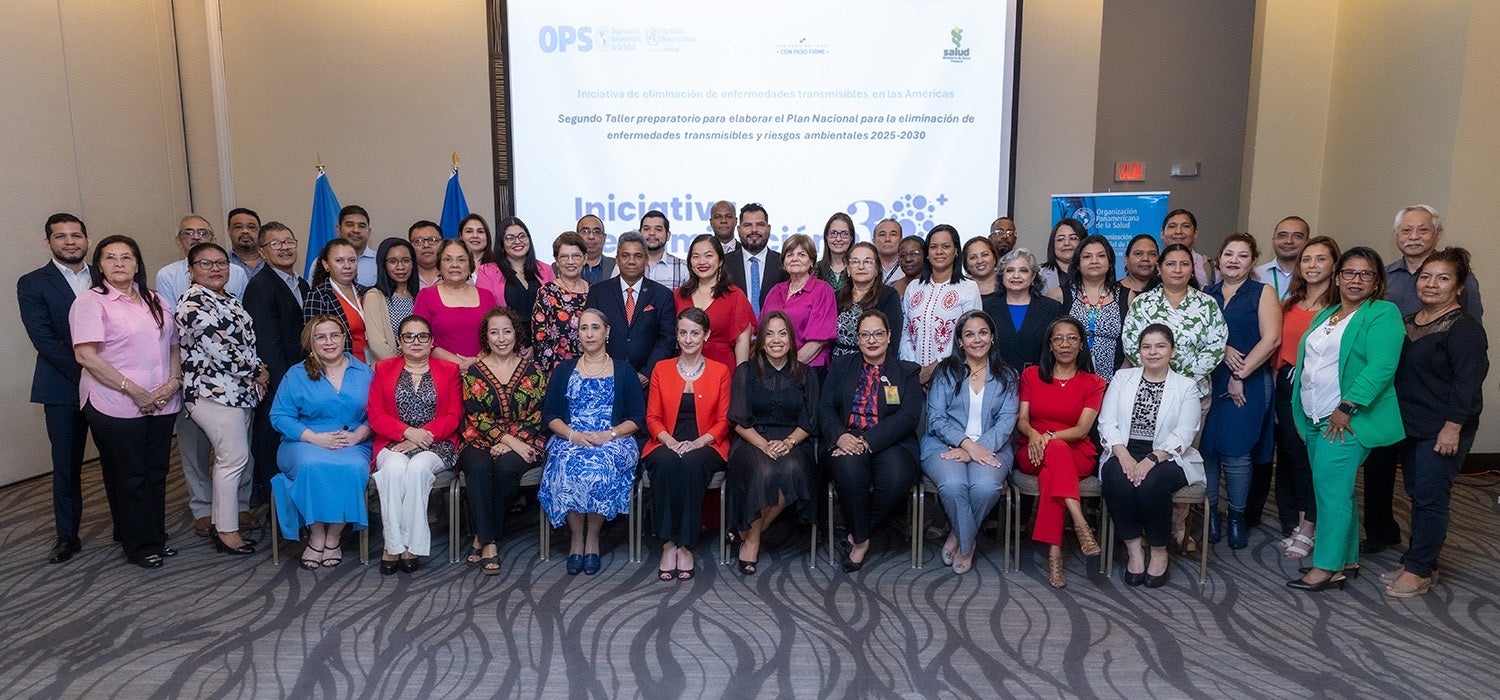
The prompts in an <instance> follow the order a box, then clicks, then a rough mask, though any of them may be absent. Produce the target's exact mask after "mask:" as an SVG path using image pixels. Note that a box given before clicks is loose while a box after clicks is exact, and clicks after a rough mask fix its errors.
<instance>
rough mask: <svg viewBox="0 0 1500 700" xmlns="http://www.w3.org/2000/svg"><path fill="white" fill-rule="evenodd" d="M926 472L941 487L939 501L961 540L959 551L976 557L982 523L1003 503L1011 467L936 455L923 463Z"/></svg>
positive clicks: (959, 541)
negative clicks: (975, 546) (1001, 494)
mask: <svg viewBox="0 0 1500 700" xmlns="http://www.w3.org/2000/svg"><path fill="white" fill-rule="evenodd" d="M922 471H923V472H925V473H926V474H927V477H928V478H930V479H932V482H933V483H934V484H937V489H938V498H939V499H941V500H942V502H943V510H945V511H947V513H948V520H950V521H951V522H952V523H953V532H954V533H955V534H956V535H957V536H958V551H959V553H961V554H963V555H964V556H969V555H970V554H973V553H974V540H976V539H977V538H978V537H979V523H980V522H982V521H983V520H984V516H985V515H986V514H988V513H989V512H990V509H991V508H993V507H995V503H996V502H997V501H999V500H1000V489H1001V487H1002V485H1003V484H1004V483H1005V477H1006V476H1009V475H1010V465H1009V464H1007V463H1005V462H1001V464H1000V466H999V467H991V466H988V465H984V464H980V463H978V462H953V461H949V460H946V459H943V458H942V457H939V456H936V455H934V456H933V457H931V458H929V459H928V460H927V461H925V462H923V463H922Z"/></svg>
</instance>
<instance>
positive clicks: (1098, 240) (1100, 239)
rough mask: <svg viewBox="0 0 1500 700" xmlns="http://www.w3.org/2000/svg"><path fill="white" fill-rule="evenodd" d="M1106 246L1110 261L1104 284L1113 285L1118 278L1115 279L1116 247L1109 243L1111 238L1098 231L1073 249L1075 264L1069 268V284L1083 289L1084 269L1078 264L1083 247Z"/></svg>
mask: <svg viewBox="0 0 1500 700" xmlns="http://www.w3.org/2000/svg"><path fill="white" fill-rule="evenodd" d="M1095 244H1097V245H1102V246H1104V257H1105V259H1106V260H1108V261H1109V265H1108V268H1107V269H1105V271H1104V286H1105V287H1113V286H1115V283H1116V282H1118V280H1116V279H1115V247H1114V246H1112V245H1110V244H1109V239H1108V238H1105V237H1104V236H1101V235H1099V234H1097V233H1095V234H1091V235H1088V236H1084V238H1083V240H1081V241H1079V242H1078V247H1077V248H1074V249H1073V266H1072V267H1071V268H1069V269H1068V284H1071V285H1073V288H1074V289H1078V290H1081V289H1083V270H1082V269H1080V268H1079V266H1078V258H1079V257H1080V256H1082V255H1083V249H1084V247H1086V246H1091V245H1095Z"/></svg>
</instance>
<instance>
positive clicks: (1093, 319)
mask: <svg viewBox="0 0 1500 700" xmlns="http://www.w3.org/2000/svg"><path fill="white" fill-rule="evenodd" d="M1107 298H1109V289H1108V288H1107V287H1100V288H1099V296H1098V297H1097V298H1096V299H1094V300H1090V299H1089V290H1088V286H1087V285H1082V284H1080V285H1078V300H1079V301H1081V302H1083V315H1084V317H1085V319H1086V320H1087V321H1088V324H1089V329H1088V330H1089V333H1088V335H1089V337H1090V338H1092V337H1094V332H1095V330H1096V329H1097V327H1098V325H1099V314H1100V312H1102V311H1104V300H1105V299H1107Z"/></svg>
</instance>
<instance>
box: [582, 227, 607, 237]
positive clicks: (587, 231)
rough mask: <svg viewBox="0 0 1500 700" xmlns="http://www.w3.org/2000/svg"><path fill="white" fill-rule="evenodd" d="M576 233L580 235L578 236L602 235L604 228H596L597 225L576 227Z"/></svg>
mask: <svg viewBox="0 0 1500 700" xmlns="http://www.w3.org/2000/svg"><path fill="white" fill-rule="evenodd" d="M578 235H580V236H602V235H604V229H602V228H598V227H593V228H581V229H578Z"/></svg>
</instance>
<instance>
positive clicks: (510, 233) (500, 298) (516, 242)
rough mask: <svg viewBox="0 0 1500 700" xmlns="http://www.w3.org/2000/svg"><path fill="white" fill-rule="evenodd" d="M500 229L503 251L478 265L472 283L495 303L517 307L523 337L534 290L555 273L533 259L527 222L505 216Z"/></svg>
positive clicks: (527, 334)
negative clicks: (485, 262) (493, 299)
mask: <svg viewBox="0 0 1500 700" xmlns="http://www.w3.org/2000/svg"><path fill="white" fill-rule="evenodd" d="M500 233H501V236H500V250H501V251H502V252H503V253H504V255H497V256H495V257H496V258H497V260H495V262H494V263H492V264H490V265H481V266H480V267H479V270H478V271H477V272H475V273H474V284H475V286H477V287H479V288H480V289H487V290H489V292H490V293H491V294H493V295H494V296H495V303H496V304H503V305H505V306H508V307H510V308H512V309H516V310H517V312H518V313H520V314H521V317H522V318H521V320H522V323H523V324H524V325H525V328H523V329H521V330H522V331H524V332H523V333H522V337H525V338H530V337H531V315H530V312H531V310H532V309H534V308H536V293H537V290H538V289H541V287H542V285H544V284H546V283H548V282H551V281H552V278H553V277H555V276H556V275H555V274H553V272H552V266H551V265H543V264H540V263H538V262H537V261H536V250H535V248H533V247H532V245H531V230H530V229H528V228H526V222H524V221H521V220H520V219H518V218H516V217H514V216H512V217H510V218H508V219H504V220H502V221H501V222H500ZM481 313H482V312H481Z"/></svg>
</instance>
